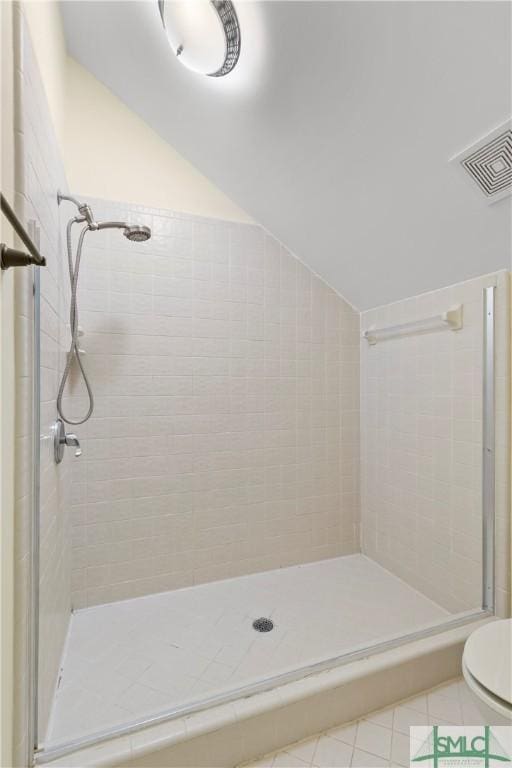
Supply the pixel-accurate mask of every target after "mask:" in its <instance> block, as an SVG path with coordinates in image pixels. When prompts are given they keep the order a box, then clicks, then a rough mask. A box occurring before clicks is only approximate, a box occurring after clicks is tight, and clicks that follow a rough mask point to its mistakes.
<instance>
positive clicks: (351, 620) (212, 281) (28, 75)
mask: <svg viewBox="0 0 512 768" xmlns="http://www.w3.org/2000/svg"><path fill="white" fill-rule="evenodd" d="M24 43H25V44H24V45H23V46H22V47H21V48H20V50H22V55H23V61H22V66H21V65H20V67H19V70H20V72H21V85H20V87H21V92H22V93H21V96H22V97H21V102H20V103H21V105H22V109H21V110H20V119H21V120H23V134H24V145H23V152H24V158H25V160H24V162H25V169H24V172H23V174H22V177H21V181H20V183H19V185H20V190H19V191H20V194H21V196H22V197H23V200H24V206H25V208H24V216H23V218H24V220H25V221H32V224H33V228H34V231H38V232H39V238H40V242H41V250H42V252H44V253H45V255H46V256H47V264H48V266H47V268H45V269H44V270H41V273H40V274H39V273H37V272H35V273H34V280H33V282H32V281H27V284H26V285H25V286H24V290H25V295H26V297H27V298H26V301H27V305H30V306H32V304H30V302H31V301H32V299H31V291H32V289H33V290H34V295H35V303H34V305H33V307H34V311H33V314H32V315H30V322H29V321H28V320H27V321H26V322H25V320H24V322H23V324H22V326H23V328H24V329H25V331H26V333H27V348H29V347H30V340H31V339H32V335H31V334H32V332H33V343H34V346H33V348H34V355H33V369H31V372H30V371H29V372H28V373H27V371H24V372H23V373H22V378H23V376H24V377H25V378H26V377H28V376H32V377H33V378H32V379H30V381H32V380H33V382H34V388H33V392H34V395H33V398H32V395H30V398H31V400H30V401H31V403H32V406H33V411H34V428H33V437H34V440H33V442H34V445H35V462H36V472H35V482H34V486H33V501H34V504H33V516H32V518H31V522H32V524H33V546H32V547H31V548H29V547H28V545H27V549H25V550H22V549H20V552H19V563H20V564H21V565H20V567H22V566H23V567H25V564H26V563H28V564H30V566H31V573H32V578H33V582H32V587H31V589H30V590H29V591H27V594H29V597H30V599H31V601H32V613H31V619H30V622H29V630H30V631H29V632H28V633H27V637H29V640H28V641H27V643H26V649H27V655H26V656H23V654H22V655H21V656H20V659H19V661H18V664H19V667H18V670H19V676H20V679H25V677H28V678H29V680H28V684H27V690H29V691H30V695H29V696H28V700H27V702H26V703H27V711H28V712H29V714H27V720H28V721H29V722H30V723H31V725H32V729H33V742H34V746H35V749H36V761H37V762H38V763H45V762H49V761H51V760H52V759H55V758H59V757H63V759H64V760H65V756H66V755H67V754H68V753H71V752H73V751H74V750H76V749H77V748H78V747H83V746H86V745H94V744H98V743H101V742H102V741H105V740H106V739H109V738H111V737H112V736H113V735H116V734H117V735H122V734H127V733H134V732H137V731H138V730H139V729H141V728H142V727H147V726H148V725H149V724H151V723H162V722H167V721H172V720H173V719H176V718H180V717H183V716H185V715H187V714H190V713H192V712H198V711H202V710H206V709H209V708H213V707H214V706H216V705H219V704H221V703H226V702H240V701H241V700H245V699H247V698H248V697H250V696H251V695H255V694H257V693H258V692H261V691H270V690H273V689H275V688H277V687H278V686H282V685H284V684H286V683H289V682H290V681H297V680H302V681H304V680H306V679H310V678H312V676H314V675H315V674H316V673H319V672H326V671H332V670H338V669H339V668H341V667H342V666H343V665H344V664H347V663H348V662H351V661H353V660H355V659H360V658H367V657H373V656H377V655H378V654H380V653H381V652H383V651H384V650H386V649H390V648H398V649H400V648H404V649H405V648H407V646H408V644H409V643H412V642H413V641H416V640H418V639H419V638H426V637H434V636H437V635H441V634H442V633H444V632H446V631H447V630H448V629H450V628H453V627H459V626H463V625H464V624H466V623H469V622H471V621H474V620H475V619H477V618H482V617H486V616H491V615H492V614H494V613H496V614H498V615H507V612H508V610H509V602H510V593H509V589H510V574H509V559H510V558H509V544H508V542H509V528H508V526H509V488H508V474H509V473H508V466H509V449H508V440H509V427H508V425H509V413H508V407H509V405H508V396H507V393H508V391H509V349H510V344H509V334H508V319H507V318H508V317H509V314H508V313H509V287H508V274H507V273H506V272H499V273H495V274H491V275H484V276H480V277H475V278H474V279H472V280H469V281H467V282H465V283H460V284H457V285H452V286H449V287H445V288H441V289H439V290H436V291H433V292H431V293H427V294H423V295H420V296H416V297H411V298H407V299H405V300H403V301H398V302H396V303H394V304H391V305H387V306H382V307H379V308H376V309H372V310H369V311H365V312H362V313H361V312H359V311H358V310H357V309H355V308H354V307H352V306H351V305H350V304H348V303H347V302H346V301H345V300H344V299H343V298H342V297H341V296H340V295H339V294H338V293H336V292H335V291H334V290H333V289H331V288H330V287H329V286H328V285H327V284H326V283H325V282H323V281H322V280H321V279H320V278H319V277H318V276H317V275H315V274H314V273H313V272H312V271H311V270H309V269H308V268H307V267H306V266H305V265H304V264H302V263H301V262H300V261H299V260H297V259H296V258H295V257H294V255H293V254H291V253H290V252H288V251H287V250H286V248H284V247H283V245H282V244H281V243H280V242H279V241H277V240H276V239H274V238H273V237H272V236H271V235H269V234H268V233H267V232H266V231H265V230H264V229H263V228H261V227H259V226H257V225H254V224H241V223H234V222H231V221H222V220H218V219H217V220H213V219H207V218H204V217H200V216H193V215H188V214H182V213H179V212H173V211H168V210H163V209H159V208H158V209H157V208H150V207H144V206H140V205H136V204H133V203H130V202H128V201H122V200H121V201H112V200H102V199H91V198H90V197H88V196H87V195H83V194H82V190H72V193H73V197H75V198H76V200H80V203H81V209H82V210H79V213H78V216H77V217H78V219H79V221H80V223H81V225H82V226H84V227H87V230H88V231H89V230H94V231H91V232H90V234H87V236H85V235H84V234H83V233H82V234H81V235H80V236H79V238H80V242H79V243H78V242H77V241H76V239H75V238H74V236H73V234H72V231H71V230H70V232H71V233H70V235H69V238H68V239H69V249H68V250H69V253H70V254H71V256H70V259H69V264H68V256H67V253H66V250H67V246H66V221H67V219H68V218H69V216H71V215H73V216H74V215H75V211H74V210H73V207H72V202H71V203H70V202H68V201H63V202H62V204H61V205H60V206H59V205H58V202H57V193H58V190H59V189H60V190H67V184H66V178H65V174H64V171H63V168H62V164H61V161H60V158H59V149H58V144H57V142H56V139H55V136H54V134H53V129H52V126H51V121H50V118H49V115H48V112H47V107H46V105H45V103H44V98H43V96H42V93H43V92H42V86H41V83H40V80H39V75H38V70H37V66H36V64H35V60H34V56H33V52H32V51H31V47H30V41H29V38H28V36H26V39H25V40H24ZM42 147H44V151H43V150H42V149H41V148H42ZM42 180H44V184H43V183H42ZM66 196H67V197H69V195H67V192H66ZM84 206H86V207H84ZM92 211H93V212H94V214H92V213H91V212H92ZM96 216H97V217H98V220H99V221H101V222H107V223H109V226H106V225H105V224H103V225H102V224H100V225H98V224H97V223H96V218H95V217H96ZM133 222H136V227H137V228H136V229H134V228H132V227H133V226H134V225H133V224H132V223H133ZM119 228H121V229H123V230H124V233H125V235H127V237H124V238H123V237H121V233H120V232H119V231H117V229H119ZM73 231H74V230H73ZM149 234H151V237H150V238H149ZM77 246H78V247H79V250H78V251H77V250H76V248H77ZM80 249H81V255H80ZM77 254H78V256H77ZM78 266H79V267H80V270H79V273H78ZM29 283H30V284H29ZM77 308H78V309H77ZM27 317H28V315H27ZM32 321H33V324H31V323H32ZM82 367H83V370H84V372H85V375H86V377H87V379H85V380H84V378H83V377H82V376H81V375H80V369H81V368H82ZM87 380H88V385H86V384H84V381H87ZM20 381H21V379H20ZM61 382H62V386H61ZM22 383H23V382H22ZM20 386H21V385H20ZM93 400H94V408H92V405H93ZM58 413H59V414H60V416H61V417H64V418H65V420H66V422H67V423H69V424H74V425H76V426H74V427H73V435H67V438H68V439H67V440H66V434H65V430H64V429H63V425H62V422H61V427H59V429H60V431H61V437H62V440H63V442H62V440H61V439H60V438H59V440H57V442H58V444H59V447H60V453H61V454H63V455H62V460H61V461H60V462H59V463H56V461H55V442H56V441H55V434H56V428H55V422H56V419H57V416H58ZM87 415H88V418H86V419H85V418H84V416H87ZM27 430H28V434H29V436H30V430H29V429H28V428H27ZM62 433H63V434H62ZM75 439H76V441H77V442H78V443H79V447H80V451H81V455H79V456H78V455H76V453H77V450H76V449H77V448H78V446H77V445H76V444H75V445H73V442H74V440H75ZM29 443H30V444H31V442H30V440H29V439H28V438H27V439H26V440H25V443H23V444H27V445H28V444H29ZM70 443H71V446H70V447H68V445H69V444H70ZM27 508H28V507H27ZM29 527H30V525H29V523H27V528H29ZM23 540H24V541H25V539H23ZM27 540H28V538H27ZM28 581H29V579H28V578H27V583H28ZM27 599H28V598H27ZM19 623H20V626H21V625H23V626H22V629H24V628H25V625H24V624H23V621H20V622H19ZM20 631H21V630H20ZM24 648H25V646H24ZM20 653H21V652H20ZM27 660H28V662H27Z"/></svg>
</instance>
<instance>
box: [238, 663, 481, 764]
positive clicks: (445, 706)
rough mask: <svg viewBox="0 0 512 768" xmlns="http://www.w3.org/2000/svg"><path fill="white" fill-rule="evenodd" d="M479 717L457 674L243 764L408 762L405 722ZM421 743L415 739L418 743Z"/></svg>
mask: <svg viewBox="0 0 512 768" xmlns="http://www.w3.org/2000/svg"><path fill="white" fill-rule="evenodd" d="M481 723H482V716H481V715H480V713H479V712H478V710H477V709H476V707H475V705H474V704H473V702H472V700H471V698H470V694H469V689H468V688H467V686H466V684H465V682H464V681H463V680H462V678H461V679H459V680H455V681H453V682H451V683H448V684H447V685H443V686H440V687H438V688H434V689H432V690H430V691H426V692H425V693H424V694H423V695H421V696H415V697H414V698H412V699H408V700H407V701H403V702H401V703H400V704H398V705H397V706H394V707H389V708H387V709H383V710H380V711H378V712H374V713H373V714H370V715H368V717H366V718H363V719H362V720H358V721H357V722H354V723H349V724H346V725H340V726H339V727H338V728H332V729H331V730H329V731H326V732H324V733H321V734H319V735H318V736H314V737H313V738H311V739H307V740H305V741H301V742H298V743H296V744H290V746H289V747H287V748H286V749H284V750H281V751H280V752H275V753H274V754H271V755H267V756H266V757H264V758H262V759H261V760H258V761H257V762H253V763H251V764H250V765H248V766H246V768H303V766H309V768H349V766H354V768H355V767H356V766H358V767H359V768H380V766H409V765H410V763H409V727H410V726H415V725H423V726H429V725H434V724H436V725H448V724H451V725H481ZM418 746H419V744H418Z"/></svg>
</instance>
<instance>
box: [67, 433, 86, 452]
mask: <svg viewBox="0 0 512 768" xmlns="http://www.w3.org/2000/svg"><path fill="white" fill-rule="evenodd" d="M64 442H65V443H66V445H68V446H74V447H75V448H76V451H75V456H81V455H82V449H81V448H80V441H79V439H78V437H77V436H76V435H74V434H73V432H66V436H65V438H64Z"/></svg>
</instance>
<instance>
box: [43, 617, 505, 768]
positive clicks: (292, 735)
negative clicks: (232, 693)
mask: <svg viewBox="0 0 512 768" xmlns="http://www.w3.org/2000/svg"><path fill="white" fill-rule="evenodd" d="M490 620H491V621H492V620H493V619H492V618H491V619H489V618H485V619H480V620H477V621H474V622H471V623H468V624H465V625H463V626H460V627H457V628H456V629H451V630H448V631H445V632H441V633H439V634H436V635H432V636H430V637H427V638H423V639H421V640H416V641H414V642H410V643H408V644H407V645H402V646H399V647H396V648H393V649H391V650H387V651H383V652H381V653H378V654H375V655H372V656H367V657H366V658H363V659H359V660H357V661H353V662H350V663H348V664H345V665H343V666H339V667H335V668H332V669H329V670H325V671H323V672H320V673H317V674H314V675H310V676H309V677H305V678H303V679H302V680H298V681H294V682H290V683H287V684H285V685H282V686H280V687H278V688H275V689H273V690H271V691H265V692H263V693H257V694H254V695H253V696H249V697H246V698H243V699H238V700H236V701H233V702H230V703H228V704H221V705H219V706H215V707H212V708H210V709H207V710H204V711H202V712H196V713H194V714H191V715H188V716H185V717H181V718H175V719H173V720H169V721H168V722H163V723H159V724H158V725H152V726H148V727H146V728H142V727H141V729H140V730H139V731H136V732H133V733H131V734H127V735H123V736H118V737H115V738H112V739H110V740H108V741H104V742H103V743H101V744H98V745H95V746H90V747H86V748H83V749H79V750H76V751H75V752H72V753H69V754H66V755H64V756H62V757H60V758H58V759H55V760H51V761H45V760H44V753H43V754H42V755H39V759H36V762H37V763H39V764H42V763H44V764H45V765H47V766H55V767H57V766H59V768H64V767H65V768H88V767H89V766H91V767H92V766H98V767H99V766H104V767H105V768H106V767H107V766H110V767H111V768H201V767H202V766H205V767H208V768H216V767H217V766H218V767H219V768H228V767H229V768H233V767H234V766H237V765H240V764H241V763H245V762H248V761H250V760H255V759H257V758H259V757H260V756H262V755H265V754H267V753H269V752H273V751H275V750H279V749H282V748H283V747H285V746H287V745H289V744H291V743H292V742H295V741H299V740H301V739H305V738H307V737H309V736H313V735H315V734H316V733H319V732H320V731H324V730H327V729H329V728H332V727H334V726H337V725H339V724H340V723H346V722H350V721H352V720H355V719H358V718H360V717H362V716H364V715H366V714H368V713H369V712H371V711H373V710H377V709H382V708H383V707H386V706H388V705H390V704H395V703H396V702H398V701H400V700H402V699H406V698H409V697H411V696H414V695H416V694H418V693H420V692H421V691H423V690H426V689H429V688H433V687H434V686H436V685H440V684H441V683H444V682H446V681H447V680H450V679H452V678H455V677H459V676H460V674H461V658H462V651H463V648H464V643H465V641H466V639H467V637H468V636H469V635H470V634H471V633H472V632H473V631H474V630H475V629H477V628H478V627H479V626H482V625H483V624H485V623H487V622H488V621H490Z"/></svg>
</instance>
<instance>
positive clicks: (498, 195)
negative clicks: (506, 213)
mask: <svg viewBox="0 0 512 768" xmlns="http://www.w3.org/2000/svg"><path fill="white" fill-rule="evenodd" d="M452 160H453V161H458V162H459V163H460V165H461V167H462V168H463V169H464V171H466V173H468V174H469V175H470V176H471V178H472V179H473V181H475V182H476V184H477V185H478V187H479V189H480V190H481V192H483V194H484V195H485V197H486V198H487V201H488V202H489V203H494V202H496V201H497V200H501V199H502V198H504V197H506V196H507V195H510V194H511V192H512V126H511V124H510V122H509V123H506V124H504V125H501V126H500V127H499V128H497V129H496V130H494V131H492V132H491V133H490V134H488V135H487V136H485V137H484V138H482V139H481V140H480V141H478V142H477V143H476V144H474V145H473V146H471V147H468V148H467V149H466V150H465V151H464V152H462V153H460V154H459V155H457V156H456V157H454V158H452Z"/></svg>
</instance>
